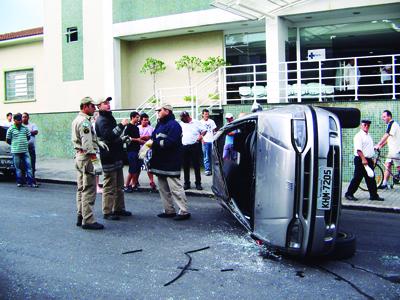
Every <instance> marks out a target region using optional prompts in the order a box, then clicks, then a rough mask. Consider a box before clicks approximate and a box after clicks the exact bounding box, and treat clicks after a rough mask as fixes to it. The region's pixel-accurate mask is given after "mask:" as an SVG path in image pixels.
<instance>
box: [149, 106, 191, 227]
mask: <svg viewBox="0 0 400 300" xmlns="http://www.w3.org/2000/svg"><path fill="white" fill-rule="evenodd" d="M156 111H157V112H158V123H157V125H156V128H155V129H154V131H153V134H152V136H151V137H152V139H151V140H149V141H148V142H146V144H145V146H149V147H150V146H151V149H152V157H151V159H150V169H149V171H150V172H151V173H153V174H155V175H157V178H158V188H159V191H160V197H161V200H162V202H163V205H164V212H163V213H161V214H158V215H157V216H158V217H159V218H174V220H176V221H181V220H187V219H189V218H190V216H191V215H190V213H189V211H188V205H187V199H186V195H185V191H184V190H183V187H182V182H181V181H180V176H181V167H182V128H181V126H180V125H179V123H178V122H177V121H176V120H175V116H174V114H173V113H172V106H171V105H169V104H164V105H162V106H160V107H158V108H157V109H156ZM173 201H174V202H175V203H176V204H177V205H178V207H179V213H178V214H176V211H175V208H174V205H173Z"/></svg>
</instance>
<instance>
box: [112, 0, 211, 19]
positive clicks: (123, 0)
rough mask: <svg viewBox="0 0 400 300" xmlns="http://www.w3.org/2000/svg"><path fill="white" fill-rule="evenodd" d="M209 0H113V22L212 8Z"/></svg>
mask: <svg viewBox="0 0 400 300" xmlns="http://www.w3.org/2000/svg"><path fill="white" fill-rule="evenodd" d="M211 2H212V1H211V0H114V1H113V22H114V23H121V22H127V21H134V20H140V19H147V18H154V17H160V16H166V15H173V14H179V13H185V12H191V11H198V10H205V9H210V8H212V7H211V6H210V4H211Z"/></svg>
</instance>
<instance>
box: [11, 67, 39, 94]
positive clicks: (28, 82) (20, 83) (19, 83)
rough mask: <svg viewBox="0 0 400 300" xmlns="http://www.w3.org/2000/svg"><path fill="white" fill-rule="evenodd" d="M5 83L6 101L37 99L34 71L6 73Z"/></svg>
mask: <svg viewBox="0 0 400 300" xmlns="http://www.w3.org/2000/svg"><path fill="white" fill-rule="evenodd" d="M5 81H6V82H5V85H6V97H5V99H6V101H14V100H33V99H34V98H35V88H34V87H35V85H34V74H33V69H26V70H17V71H8V72H5Z"/></svg>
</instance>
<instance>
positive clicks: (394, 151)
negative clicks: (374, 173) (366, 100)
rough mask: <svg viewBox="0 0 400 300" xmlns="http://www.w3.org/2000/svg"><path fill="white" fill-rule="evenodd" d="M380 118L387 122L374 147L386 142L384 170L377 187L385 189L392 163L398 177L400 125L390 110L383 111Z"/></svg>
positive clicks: (399, 169) (399, 174)
mask: <svg viewBox="0 0 400 300" xmlns="http://www.w3.org/2000/svg"><path fill="white" fill-rule="evenodd" d="M382 120H383V121H384V122H385V123H386V124H387V127H386V132H385V134H384V135H383V137H382V139H381V140H380V141H379V143H378V144H377V145H376V146H375V148H376V149H381V148H382V147H383V146H385V145H386V144H387V145H388V148H389V151H388V155H387V159H386V161H385V166H386V170H385V174H384V175H383V182H382V185H381V186H380V187H379V188H380V189H386V188H387V182H388V180H389V177H390V172H389V170H391V169H392V165H393V163H395V164H396V166H397V177H398V178H399V177H400V126H399V123H397V122H395V121H394V120H393V117H392V112H391V111H389V110H384V111H383V113H382ZM398 178H397V180H398ZM394 180H396V179H394Z"/></svg>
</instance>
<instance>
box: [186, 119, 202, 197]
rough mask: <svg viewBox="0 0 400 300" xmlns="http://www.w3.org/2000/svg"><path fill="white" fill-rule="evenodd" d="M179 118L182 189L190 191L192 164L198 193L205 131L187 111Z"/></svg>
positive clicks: (200, 187) (200, 188)
mask: <svg viewBox="0 0 400 300" xmlns="http://www.w3.org/2000/svg"><path fill="white" fill-rule="evenodd" d="M180 117H181V121H182V123H181V126H182V144H183V174H184V179H185V183H184V185H183V188H184V189H185V190H188V189H190V165H191V164H192V166H193V169H194V175H195V185H196V189H197V190H199V191H200V190H202V189H203V187H202V186H201V175H200V157H201V141H202V139H203V136H204V135H205V134H206V133H207V131H206V129H205V127H204V126H203V125H202V124H201V123H200V122H199V121H197V120H194V119H192V118H191V117H190V115H189V113H188V112H187V111H183V112H182V113H181V115H180Z"/></svg>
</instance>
